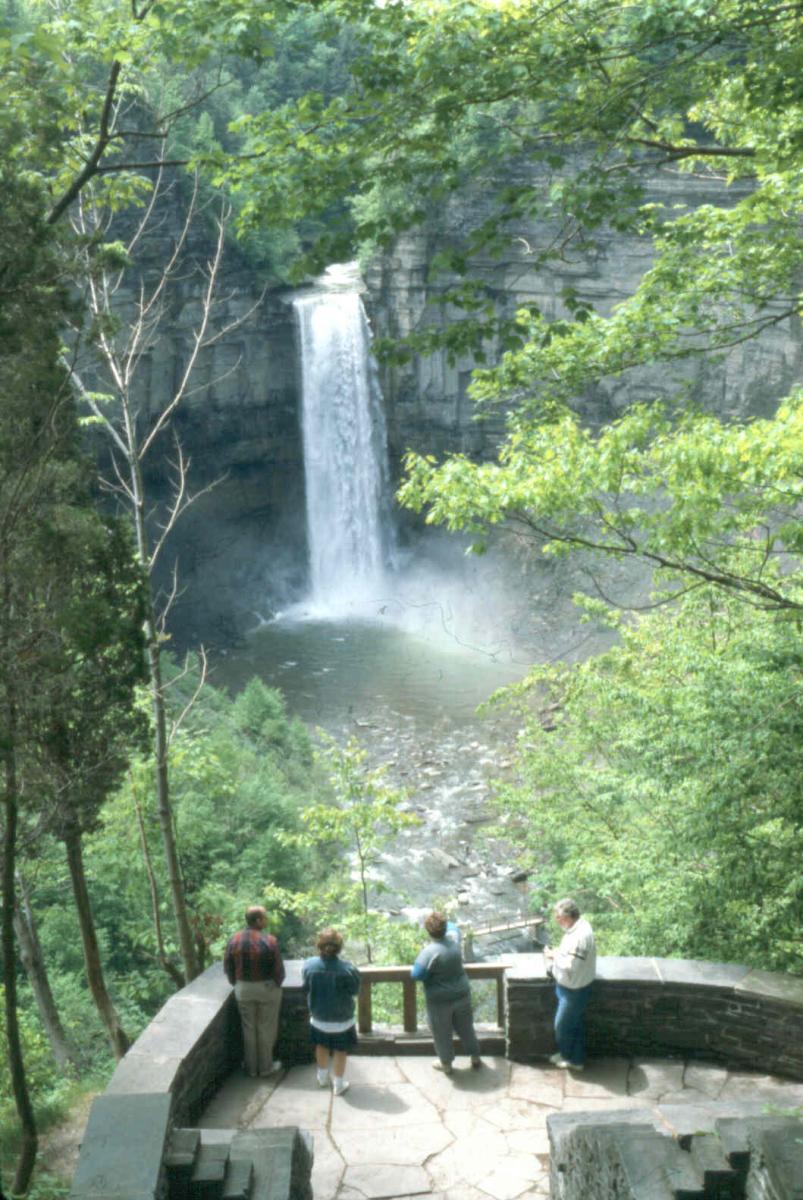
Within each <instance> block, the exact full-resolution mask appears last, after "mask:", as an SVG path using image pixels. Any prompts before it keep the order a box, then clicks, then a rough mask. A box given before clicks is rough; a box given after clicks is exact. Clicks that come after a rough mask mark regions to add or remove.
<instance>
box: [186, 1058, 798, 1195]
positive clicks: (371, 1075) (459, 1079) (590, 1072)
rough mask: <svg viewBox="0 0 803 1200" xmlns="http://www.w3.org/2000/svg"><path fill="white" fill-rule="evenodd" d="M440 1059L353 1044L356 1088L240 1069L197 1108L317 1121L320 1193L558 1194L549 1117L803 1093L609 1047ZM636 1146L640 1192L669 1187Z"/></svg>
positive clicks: (702, 1126)
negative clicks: (547, 1057) (583, 1056)
mask: <svg viewBox="0 0 803 1200" xmlns="http://www.w3.org/2000/svg"><path fill="white" fill-rule="evenodd" d="M432 1061H433V1060H432V1059H431V1058H429V1057H425V1056H423V1055H419V1056H410V1055H403V1056H399V1057H395V1058H390V1057H357V1058H353V1059H351V1060H350V1061H349V1064H348V1072H347V1074H348V1077H349V1079H350V1080H351V1088H350V1090H349V1091H348V1092H347V1093H346V1094H345V1095H344V1096H339V1097H334V1096H333V1095H332V1093H331V1091H330V1090H329V1089H326V1090H323V1089H321V1088H318V1086H317V1084H316V1080H315V1068H314V1067H313V1066H312V1065H305V1066H296V1067H292V1068H291V1069H289V1070H288V1071H286V1072H282V1073H281V1075H280V1076H278V1077H277V1078H275V1079H270V1080H255V1079H248V1078H246V1077H244V1076H243V1075H240V1074H237V1075H232V1076H231V1077H230V1078H229V1079H228V1080H227V1081H226V1083H225V1084H224V1086H223V1088H222V1089H221V1091H220V1092H219V1093H218V1095H217V1096H216V1097H215V1098H214V1100H213V1101H212V1102H211V1103H210V1105H209V1106H208V1108H207V1109H206V1111H205V1112H204V1113H203V1115H202V1116H201V1117H200V1119H199V1121H198V1124H199V1126H200V1127H201V1137H202V1139H203V1140H204V1141H207V1140H208V1141H211V1142H214V1139H215V1137H216V1134H217V1132H218V1131H219V1130H220V1129H232V1128H240V1129H244V1128H245V1129H266V1128H271V1129H275V1128H279V1127H283V1126H300V1127H302V1128H304V1129H307V1130H309V1132H310V1133H311V1134H312V1137H313V1144H314V1162H313V1168H312V1193H313V1196H314V1198H315V1200H391V1198H393V1200H401V1198H402V1197H403V1198H404V1200H412V1198H413V1197H419V1198H420V1200H544V1198H545V1197H548V1196H550V1194H551V1193H550V1135H549V1132H548V1130H547V1117H550V1116H552V1117H553V1118H554V1116H555V1115H557V1114H564V1115H565V1116H566V1117H569V1118H570V1117H571V1114H576V1113H583V1114H589V1113H593V1114H594V1116H595V1118H597V1119H598V1118H603V1119H604V1120H606V1121H607V1120H611V1119H615V1120H616V1121H617V1123H618V1122H621V1121H625V1122H629V1123H631V1122H632V1123H637V1124H639V1125H641V1124H644V1123H648V1124H650V1125H652V1126H653V1127H654V1128H655V1129H656V1130H658V1131H659V1132H661V1133H663V1134H667V1135H669V1136H670V1137H672V1138H675V1139H677V1138H681V1137H683V1136H686V1135H690V1134H699V1133H701V1132H707V1131H709V1130H713V1129H714V1126H715V1122H716V1121H717V1120H718V1119H722V1118H727V1117H739V1118H744V1117H745V1116H746V1115H747V1114H750V1113H752V1114H755V1115H756V1116H760V1115H761V1114H763V1113H764V1112H766V1110H767V1108H768V1107H770V1108H773V1109H776V1110H778V1109H783V1110H788V1109H791V1108H793V1107H796V1106H802V1105H803V1083H792V1082H790V1081H789V1080H781V1079H778V1078H773V1077H771V1076H768V1075H759V1074H756V1073H752V1072H738V1071H736V1072H734V1071H729V1070H727V1069H726V1068H724V1067H716V1066H710V1065H706V1064H700V1063H689V1062H683V1061H667V1060H650V1059H642V1060H631V1059H625V1058H606V1059H596V1060H594V1061H592V1062H590V1063H589V1066H588V1068H587V1069H586V1071H584V1072H583V1073H582V1074H579V1073H578V1074H572V1073H570V1072H568V1071H561V1070H558V1069H557V1068H554V1067H551V1066H537V1067H536V1066H529V1065H525V1064H521V1063H511V1062H509V1061H507V1059H505V1058H501V1057H494V1058H488V1059H486V1060H485V1061H486V1065H485V1066H484V1067H483V1068H482V1069H481V1070H479V1071H473V1070H471V1068H470V1066H469V1064H468V1061H467V1060H466V1059H460V1058H458V1059H457V1060H456V1069H455V1073H454V1075H453V1076H452V1077H451V1078H446V1077H445V1076H443V1075H442V1074H440V1073H439V1072H437V1071H434V1070H433V1068H432ZM553 1124H554V1121H553ZM554 1136H555V1134H554V1132H553V1138H554ZM640 1158H641V1161H642V1162H643V1167H644V1172H643V1176H644V1177H643V1184H644V1187H645V1188H646V1187H648V1186H651V1187H654V1188H655V1190H654V1191H650V1192H649V1193H648V1192H647V1191H644V1192H643V1194H644V1195H645V1196H646V1195H649V1196H650V1197H652V1196H659V1195H664V1194H666V1193H662V1192H660V1191H659V1190H658V1185H657V1183H656V1181H655V1180H650V1175H651V1173H653V1172H654V1169H655V1167H654V1162H653V1160H652V1159H651V1158H647V1157H645V1156H644V1155H641V1156H640ZM633 1182H634V1183H635V1184H638V1176H637V1177H636V1179H634V1180H633ZM800 1182H801V1188H803V1179H801V1181H800ZM636 1194H638V1192H637V1193H636ZM722 1194H724V1193H722Z"/></svg>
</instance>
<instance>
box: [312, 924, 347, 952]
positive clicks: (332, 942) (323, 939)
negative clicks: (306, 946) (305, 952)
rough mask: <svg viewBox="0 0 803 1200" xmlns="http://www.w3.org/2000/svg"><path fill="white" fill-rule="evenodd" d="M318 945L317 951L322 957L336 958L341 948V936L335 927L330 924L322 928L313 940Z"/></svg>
mask: <svg viewBox="0 0 803 1200" xmlns="http://www.w3.org/2000/svg"><path fill="white" fill-rule="evenodd" d="M315 945H316V946H317V947H318V953H319V954H320V955H321V957H322V958H337V956H338V954H339V953H340V951H341V950H342V949H343V937H342V934H339V933H338V932H337V930H336V929H332V928H331V926H330V927H328V928H326V929H322V930H321V932H320V933H319V934H318V937H317V939H316V941H315Z"/></svg>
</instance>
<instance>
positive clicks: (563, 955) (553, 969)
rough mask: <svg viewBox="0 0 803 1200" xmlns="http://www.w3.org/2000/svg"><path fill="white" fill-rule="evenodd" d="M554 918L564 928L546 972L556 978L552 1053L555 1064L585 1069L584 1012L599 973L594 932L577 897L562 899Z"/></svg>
mask: <svg viewBox="0 0 803 1200" xmlns="http://www.w3.org/2000/svg"><path fill="white" fill-rule="evenodd" d="M554 916H555V920H556V921H557V923H558V925H560V927H561V929H562V930H563V938H562V939H561V943H560V945H559V946H558V948H557V950H552V949H550V948H547V949H546V950H544V958H545V959H546V963H547V971H548V973H549V974H550V975H551V976H552V978H553V979H554V980H555V991H556V992H557V995H558V1010H557V1012H556V1013H555V1041H556V1042H557V1043H558V1051H557V1054H553V1055H551V1056H550V1062H553V1063H554V1064H555V1066H556V1067H562V1068H564V1069H568V1070H569V1071H582V1070H583V1067H584V1066H585V1061H586V1028H585V1011H586V1006H587V1004H588V1001H589V998H590V996H591V985H592V983H593V982H594V976H595V975H596V973H597V950H596V946H595V944H594V933H593V931H592V929H591V926H590V925H589V923H588V921H587V920H586V919H585V917H582V916H581V915H580V909H579V907H578V905H577V903H576V902H575V901H574V900H571V899H569V898H568V897H567V898H566V899H565V900H559V901H558V902H557V904H556V905H555V910H554Z"/></svg>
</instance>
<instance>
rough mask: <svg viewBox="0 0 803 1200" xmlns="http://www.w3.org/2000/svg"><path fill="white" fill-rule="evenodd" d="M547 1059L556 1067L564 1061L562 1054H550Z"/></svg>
mask: <svg viewBox="0 0 803 1200" xmlns="http://www.w3.org/2000/svg"><path fill="white" fill-rule="evenodd" d="M549 1061H550V1062H551V1063H554V1064H555V1066H556V1067H559V1066H560V1065H561V1063H563V1062H565V1061H566V1060H565V1059H564V1057H563V1055H562V1054H550V1056H549Z"/></svg>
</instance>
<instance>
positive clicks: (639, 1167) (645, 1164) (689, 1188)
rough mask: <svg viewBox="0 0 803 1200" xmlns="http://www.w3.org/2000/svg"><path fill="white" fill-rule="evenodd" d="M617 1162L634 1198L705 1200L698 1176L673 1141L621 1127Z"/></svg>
mask: <svg viewBox="0 0 803 1200" xmlns="http://www.w3.org/2000/svg"><path fill="white" fill-rule="evenodd" d="M619 1158H620V1162H621V1164H622V1167H623V1169H624V1171H625V1175H626V1177H627V1180H628V1183H629V1185H630V1187H631V1190H632V1194H633V1196H634V1197H638V1198H639V1200H641V1198H642V1196H643V1197H644V1200H653V1197H654V1198H655V1200H661V1198H662V1197H664V1196H668V1197H672V1200H706V1194H705V1190H704V1188H703V1181H702V1176H701V1174H700V1173H699V1172H698V1171H697V1170H696V1168H695V1166H694V1164H693V1163H692V1161H691V1157H690V1156H689V1154H687V1153H686V1151H684V1150H683V1149H681V1147H680V1146H679V1144H678V1143H677V1142H676V1141H675V1139H674V1138H670V1137H666V1136H664V1135H663V1134H659V1133H657V1132H655V1131H653V1130H643V1129H631V1130H628V1129H627V1128H626V1127H622V1133H621V1135H620V1138H619Z"/></svg>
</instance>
